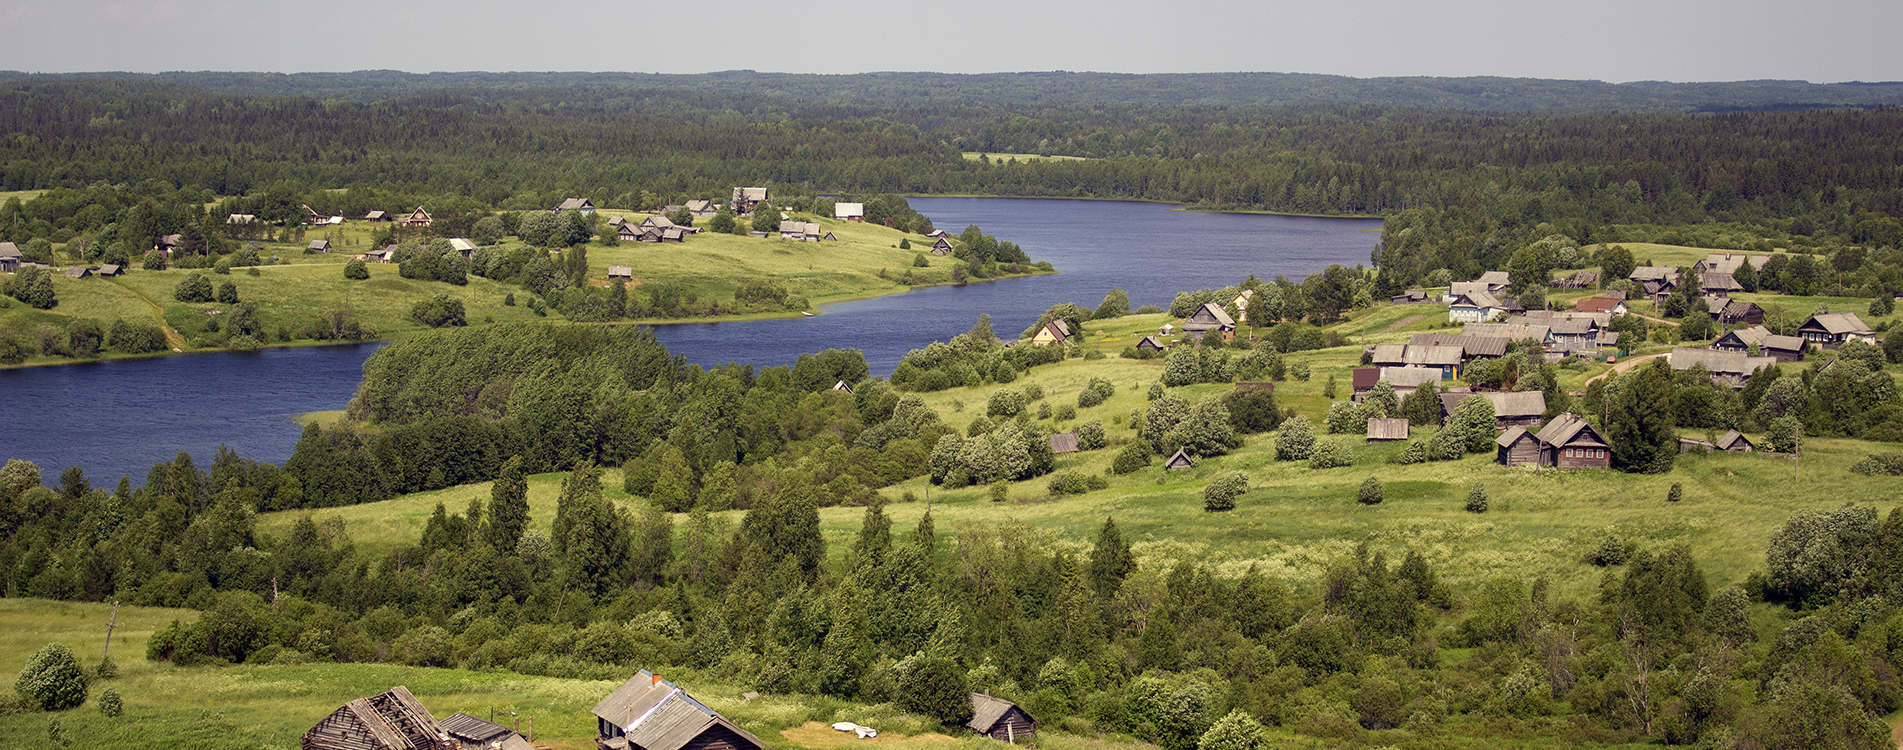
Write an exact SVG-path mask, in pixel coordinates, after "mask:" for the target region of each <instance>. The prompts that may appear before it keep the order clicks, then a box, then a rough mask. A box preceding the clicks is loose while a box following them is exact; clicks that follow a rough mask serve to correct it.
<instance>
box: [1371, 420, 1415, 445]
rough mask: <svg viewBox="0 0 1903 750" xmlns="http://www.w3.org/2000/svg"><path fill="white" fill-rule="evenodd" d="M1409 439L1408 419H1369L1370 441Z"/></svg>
mask: <svg viewBox="0 0 1903 750" xmlns="http://www.w3.org/2000/svg"><path fill="white" fill-rule="evenodd" d="M1406 439H1407V419H1405V418H1392V419H1388V418H1382V417H1376V418H1374V419H1370V420H1368V442H1371V443H1372V442H1386V441H1391V440H1406Z"/></svg>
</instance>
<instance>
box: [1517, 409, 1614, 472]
mask: <svg viewBox="0 0 1903 750" xmlns="http://www.w3.org/2000/svg"><path fill="white" fill-rule="evenodd" d="M1535 437H1537V438H1538V439H1539V441H1540V465H1541V466H1551V467H1554V468H1557V469H1608V468H1611V467H1612V446H1611V444H1609V443H1607V442H1606V438H1605V436H1603V435H1600V434H1599V430H1598V429H1597V428H1595V427H1593V426H1592V425H1591V424H1589V423H1587V422H1586V420H1584V419H1582V418H1580V417H1579V416H1578V415H1576V414H1573V413H1571V412H1567V413H1564V414H1561V415H1559V416H1557V417H1553V421H1552V422H1549V423H1547V425H1546V429H1543V430H1540V432H1539V434H1538V435H1536V436H1535Z"/></svg>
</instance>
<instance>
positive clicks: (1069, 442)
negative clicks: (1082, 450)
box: [1051, 432, 1077, 453]
mask: <svg viewBox="0 0 1903 750" xmlns="http://www.w3.org/2000/svg"><path fill="white" fill-rule="evenodd" d="M1051 452H1052V453H1076V452H1077V433H1075V432H1059V433H1057V434H1055V435H1052V436H1051Z"/></svg>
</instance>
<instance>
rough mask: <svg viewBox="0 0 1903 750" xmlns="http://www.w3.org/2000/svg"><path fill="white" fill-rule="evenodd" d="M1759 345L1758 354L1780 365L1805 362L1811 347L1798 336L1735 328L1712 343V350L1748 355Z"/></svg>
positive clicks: (1755, 328) (1757, 328) (1759, 328)
mask: <svg viewBox="0 0 1903 750" xmlns="http://www.w3.org/2000/svg"><path fill="white" fill-rule="evenodd" d="M1752 344H1757V345H1758V354H1760V355H1763V356H1766V357H1770V358H1772V359H1776V360H1777V361H1778V362H1780V363H1784V362H1802V361H1804V349H1805V347H1807V346H1809V344H1806V343H1805V342H1804V340H1803V339H1801V338H1798V337H1796V336H1779V335H1777V334H1775V333H1772V332H1771V329H1769V328H1765V327H1764V326H1761V325H1758V326H1751V327H1750V328H1734V329H1732V330H1730V331H1726V332H1725V335H1723V336H1719V337H1718V340H1717V341H1713V342H1711V348H1713V349H1717V350H1720V351H1727V352H1739V353H1748V352H1750V351H1751V345H1752Z"/></svg>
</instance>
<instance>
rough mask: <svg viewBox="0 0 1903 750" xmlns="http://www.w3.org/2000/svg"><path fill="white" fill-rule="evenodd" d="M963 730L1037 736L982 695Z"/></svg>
mask: <svg viewBox="0 0 1903 750" xmlns="http://www.w3.org/2000/svg"><path fill="white" fill-rule="evenodd" d="M1179 453H1180V452H1179ZM965 728H966V729H970V730H971V731H973V732H977V733H979V734H982V735H984V736H986V737H990V738H991V739H994V740H998V741H1000V742H1009V743H1011V744H1013V745H1015V744H1017V743H1019V742H1023V743H1026V744H1030V742H1031V741H1032V740H1034V739H1036V737H1037V720H1036V719H1033V718H1031V715H1030V714H1028V713H1025V712H1024V709H1022V708H1018V706H1017V704H1015V703H1012V702H1010V701H1008V700H1005V699H1003V698H993V697H991V696H989V695H984V694H981V693H972V694H971V721H967V722H965Z"/></svg>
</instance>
